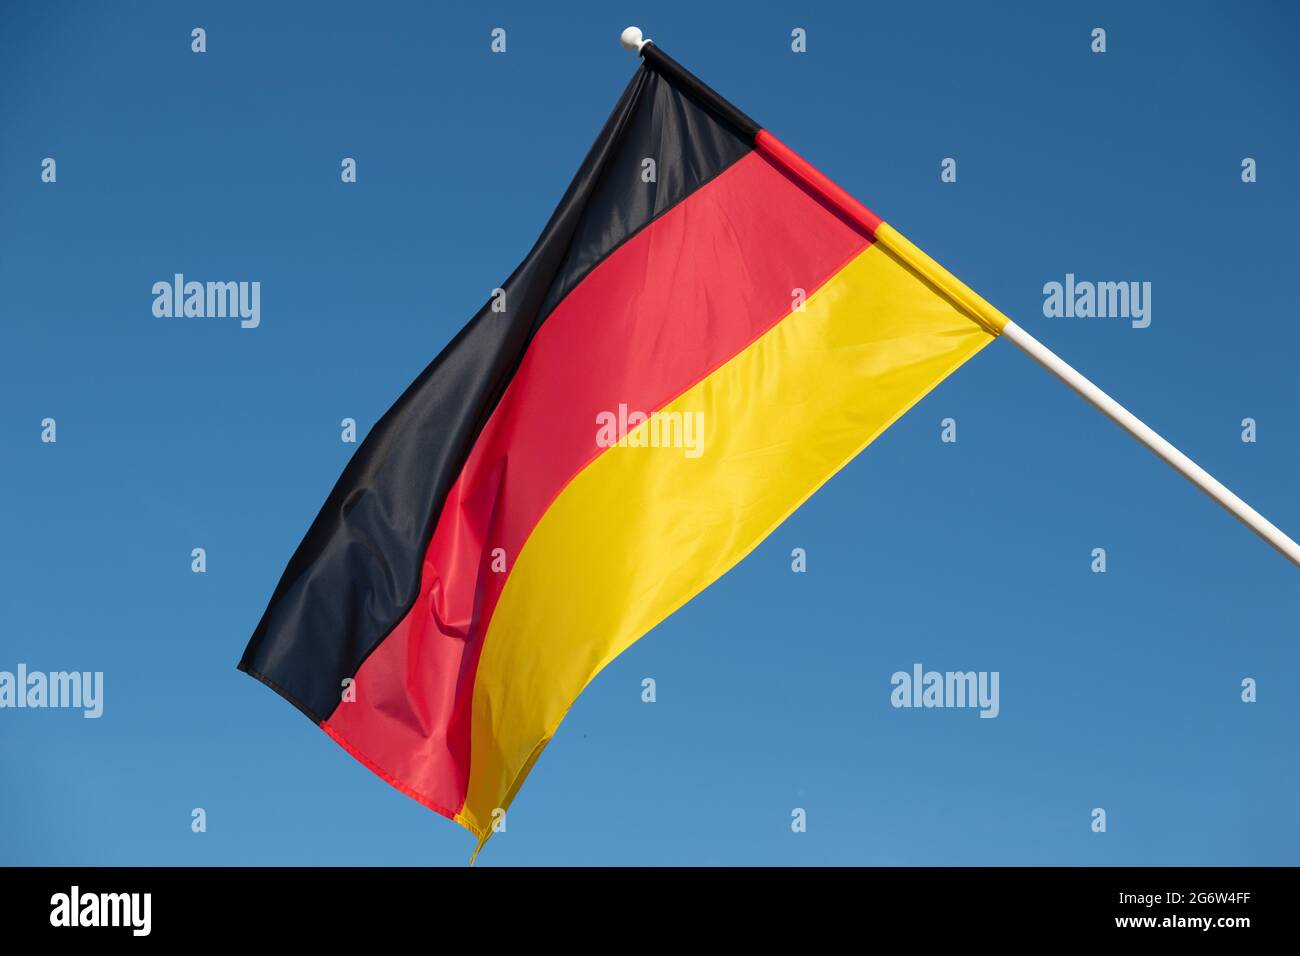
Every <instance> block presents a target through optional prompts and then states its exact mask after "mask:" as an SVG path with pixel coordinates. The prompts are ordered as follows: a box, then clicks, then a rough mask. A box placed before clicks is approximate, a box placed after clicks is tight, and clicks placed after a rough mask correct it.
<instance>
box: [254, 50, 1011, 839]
mask: <svg viewBox="0 0 1300 956" xmlns="http://www.w3.org/2000/svg"><path fill="white" fill-rule="evenodd" d="M643 55H644V63H643V65H642V67H641V68H640V69H639V70H638V72H637V73H636V75H635V76H634V77H633V79H632V80H631V82H630V83H629V85H628V87H627V89H626V90H625V91H624V93H623V96H622V97H621V98H620V100H619V101H618V104H617V105H616V106H615V108H614V112H613V113H612V115H611V116H610V118H609V120H608V121H607V122H606V124H605V126H604V128H603V130H602V131H601V133H600V136H599V137H598V139H597V141H596V143H595V145H594V146H593V147H592V148H591V150H590V152H589V153H588V154H587V157H586V159H585V161H584V162H583V165H582V167H581V169H580V170H579V172H578V174H577V176H576V177H575V178H574V180H573V182H572V184H571V185H570V187H569V189H568V191H567V192H566V193H565V195H564V197H563V199H562V200H561V202H560V205H559V207H558V208H557V210H556V211H555V213H554V214H553V216H552V217H551V220H550V221H549V222H548V223H547V225H546V228H545V229H544V231H543V233H542V236H541V238H540V239H539V240H538V242H537V244H536V245H535V246H534V248H533V249H532V251H531V252H530V253H529V255H528V257H527V258H526V259H525V260H524V262H523V263H522V264H521V265H520V266H519V268H518V269H516V271H515V272H514V273H513V274H512V275H511V277H510V278H509V279H508V280H506V282H504V283H503V285H502V289H501V290H500V293H499V294H498V295H497V296H494V298H493V300H492V301H490V302H489V303H488V304H486V305H485V306H484V307H483V309H482V310H481V311H480V312H479V313H478V314H477V315H476V316H475V317H474V318H473V319H472V320H471V321H470V323H469V324H468V325H467V326H466V327H465V329H464V330H463V331H462V332H461V333H460V334H458V335H457V336H456V337H455V339H453V341H452V342H451V343H450V344H449V345H448V346H447V347H446V349H444V351H443V352H442V353H441V354H440V355H439V356H438V357H437V358H435V359H434V360H433V362H432V363H431V364H430V365H429V366H428V368H427V369H426V370H425V371H424V372H423V373H421V375H420V376H419V377H418V378H417V379H416V381H415V382H414V383H413V384H412V385H411V386H410V387H409V388H408V389H407V390H406V392H405V393H404V394H403V395H402V396H401V397H400V398H399V399H398V400H397V402H396V403H395V404H394V405H393V407H392V408H391V409H390V410H389V411H388V412H387V413H386V414H385V415H384V417H383V418H382V419H381V420H380V421H379V422H378V423H377V424H376V425H375V427H374V428H373V429H372V430H371V432H370V434H369V435H368V436H367V438H366V439H365V441H364V442H363V443H362V445H361V446H360V447H359V448H358V449H357V452H356V454H355V455H354V457H353V459H352V461H351V462H350V463H349V465H348V466H347V468H346V469H345V470H344V472H343V475H342V476H341V478H340V479H339V481H338V483H337V485H336V486H335V488H334V490H333V491H332V492H331V494H330V496H329V498H328V499H327V501H326V503H325V506H324V507H323V508H322V510H321V512H320V514H319V515H318V517H317V518H316V520H315V522H314V523H313V524H312V526H311V528H310V529H309V530H308V532H307V535H306V537H305V538H304V540H303V541H302V543H301V545H300V546H299V547H298V550H297V551H296V552H295V554H294V555H293V557H292V559H291V560H290V562H289V565H288V567H287V569H286V570H285V572H284V575H283V577H282V578H281V580H280V582H279V584H278V586H277V587H276V589H275V591H274V594H273V595H272V598H271V601H270V603H269V605H268V607H267V609H266V612H265V614H264V615H263V617H262V620H261V622H260V623H259V624H258V626H257V629H256V631H255V632H254V634H253V637H252V639H251V641H250V642H249V645H248V648H247V650H246V651H245V653H244V656H243V659H242V660H241V662H240V665H239V666H240V669H241V670H244V671H246V672H248V673H249V674H251V675H252V676H254V677H256V678H258V679H259V680H261V681H263V682H264V683H266V684H268V685H269V686H271V687H272V688H273V689H275V690H276V691H277V692H279V693H280V694H281V695H282V696H284V697H285V698H287V699H288V700H289V701H291V702H292V703H294V704H295V706H297V707H298V708H299V709H300V710H301V711H302V712H303V713H305V714H306V715H307V716H308V717H310V718H311V719H312V721H313V722H315V723H317V724H319V725H320V726H321V727H322V728H323V729H324V730H325V731H326V732H327V733H328V734H329V735H330V736H331V737H332V738H333V739H334V740H336V741H337V742H338V743H339V744H340V745H342V746H343V747H344V748H345V749H346V750H347V751H348V752H349V753H351V754H352V755H353V756H354V757H356V758H357V759H358V760H359V761H361V762H362V763H363V764H365V765H366V766H367V767H369V768H370V769H371V770H373V771H374V772H375V773H377V774H378V775H380V776H381V777H382V778H384V779H385V780H387V781H388V782H389V783H390V784H392V785H393V786H395V787H397V788H398V789H399V790H401V791H402V792H404V793H406V794H407V795H408V796H411V797H413V798H414V799H416V800H418V801H420V802H421V803H423V804H424V805H426V806H428V807H429V808H431V809H433V810H436V811H437V812H439V813H441V814H443V815H445V816H448V817H451V818H452V819H454V820H456V821H457V822H458V823H460V824H461V825H462V826H464V827H466V828H467V829H468V830H470V831H471V832H473V833H474V834H475V835H476V836H477V837H478V838H479V846H480V847H481V846H482V844H483V842H485V841H486V840H487V838H488V837H489V836H490V835H491V833H492V832H493V828H494V823H495V822H496V820H497V819H498V818H499V817H500V815H501V814H503V813H504V811H505V809H506V808H507V807H509V805H510V803H511V801H512V800H513V799H514V796H515V794H516V792H517V791H518V789H519V787H520V785H521V783H522V782H523V780H524V778H525V777H526V776H527V774H528V771H529V770H530V769H531V767H532V765H533V763H534V761H535V760H536V759H537V757H538V755H539V754H540V753H541V751H542V749H543V748H544V747H545V745H546V743H547V741H549V740H550V739H551V737H552V735H553V734H554V733H555V732H556V729H557V728H558V726H559V724H560V722H561V721H562V720H563V718H564V715H565V714H566V712H567V711H568V709H569V707H570V706H571V705H572V703H573V702H574V700H575V699H576V698H577V696H578V695H579V694H580V693H581V691H582V689H583V688H584V687H585V686H586V685H587V684H588V683H589V682H590V681H591V680H592V679H593V678H594V677H595V676H596V674H598V673H599V672H600V670H601V669H602V668H603V667H604V666H605V665H606V664H607V663H609V662H610V661H611V660H612V659H613V658H614V657H616V656H617V655H618V654H620V653H621V652H622V651H623V650H625V649H626V648H627V647H628V646H630V645H631V644H632V643H633V642H635V641H636V640H637V639H638V638H640V637H641V636H642V635H644V634H645V633H646V632H647V631H649V630H650V629H652V628H653V627H654V626H655V625H656V624H658V623H659V622H660V621H662V620H663V619H664V618H665V617H667V616H668V615H670V614H672V613H673V612H674V611H675V610H677V609H678V608H680V607H681V606H682V605H683V604H685V603H686V602H687V601H689V600H690V599H691V598H692V597H694V596H695V595H696V594H698V593H699V592H700V591H702V590H703V589H705V588H707V587H708V586H709V585H710V584H711V583H712V582H713V581H715V580H717V578H718V577H720V576H721V575H723V574H725V573H726V572H727V571H728V570H729V569H730V568H731V567H733V566H734V565H735V564H736V563H737V562H739V561H740V560H741V559H742V558H744V556H745V555H746V554H748V553H749V552H750V551H751V550H752V549H753V548H754V547H756V546H757V545H758V543H759V542H761V541H762V540H763V538H764V537H766V536H767V535H768V534H769V533H770V532H771V531H772V530H773V529H774V528H775V527H776V526H777V525H778V524H780V522H782V521H783V520H784V519H785V518H786V517H787V516H788V515H789V514H790V513H791V512H792V511H793V510H794V509H796V508H797V507H798V506H799V505H800V504H801V503H802V502H803V501H805V500H806V499H807V498H808V497H809V496H810V495H811V494H813V492H815V491H816V490H817V488H818V487H820V486H821V485H822V484H823V483H824V482H826V481H827V480H828V479H829V478H830V477H831V476H832V475H833V474H834V473H835V472H836V471H838V470H839V469H840V468H841V467H842V466H843V465H845V464H846V463H847V462H848V461H849V460H851V459H852V458H853V457H854V456H855V455H857V454H858V453H859V452H860V451H861V450H862V449H863V448H864V447H866V445H868V444H869V443H870V442H871V441H872V440H873V439H874V438H875V437H876V436H877V435H879V434H880V433H881V432H882V431H884V429H886V428H888V427H889V425H890V424H891V423H892V422H894V421H895V420H896V419H897V418H898V417H899V416H900V415H902V414H903V413H904V412H905V411H907V409H908V408H910V407H911V406H912V405H913V404H915V403H916V402H917V401H919V400H920V399H921V398H922V397H924V396H925V395H926V394H927V393H928V392H929V391H930V390H931V389H932V388H934V386H935V385H937V384H938V383H939V382H940V381H942V380H943V379H944V378H945V377H946V376H947V375H948V374H949V373H950V372H952V371H953V370H954V369H955V368H957V367H958V366H960V365H961V364H962V363H963V362H965V361H966V360H967V359H968V358H970V357H971V356H972V355H974V354H975V353H976V352H977V351H979V350H980V349H981V348H982V347H983V346H985V345H986V344H988V343H989V342H990V341H992V340H993V338H994V337H996V335H997V334H998V332H999V331H1000V329H1001V324H1002V323H1004V322H1005V319H1003V318H1002V317H1001V316H1000V315H999V314H998V313H996V311H995V310H993V309H992V308H991V307H989V306H988V305H987V303H984V301H983V300H982V299H980V298H979V297H978V296H977V295H975V293H973V292H971V291H970V290H969V289H967V288H966V287H965V286H963V285H962V284H961V283H960V282H958V281H957V280H956V279H954V278H953V277H952V276H951V275H949V274H948V273H947V272H946V271H945V270H943V269H942V267H940V266H938V265H937V264H936V263H934V262H933V261H932V260H929V259H928V257H925V255H924V253H921V252H920V250H918V249H916V248H915V247H914V246H912V245H911V244H910V243H909V242H907V240H905V239H903V238H902V237H901V236H900V235H899V234H898V233H897V232H896V231H894V230H893V229H891V228H890V227H889V226H888V225H887V224H884V223H882V222H881V221H880V219H879V218H878V217H876V216H875V215H874V214H873V213H871V212H870V211H869V210H867V209H866V208H865V207H863V206H861V205H860V204H858V203H857V202H856V201H854V200H852V199H851V198H850V197H848V196H847V194H845V193H844V192H843V191H842V190H840V189H839V188H838V187H836V186H835V185H834V184H833V183H831V182H830V181H829V180H827V179H826V178H825V177H824V176H822V175H821V174H820V173H818V172H817V171H816V170H815V169H813V168H812V167H811V166H810V165H808V164H807V163H806V162H805V161H803V160H802V159H800V158H799V157H798V156H797V155H795V154H794V153H793V152H792V151H790V150H789V149H788V147H785V146H784V145H783V144H781V143H780V142H779V141H778V140H776V139H775V137H772V136H771V135H770V134H769V133H767V132H766V131H764V130H761V129H759V127H758V126H757V125H756V124H754V123H753V121H751V120H750V119H749V118H748V117H746V116H745V115H744V114H743V113H741V112H740V111H739V110H737V109H736V108H735V107H733V106H731V105H730V104H729V103H727V102H726V101H725V100H723V99H722V98H721V97H719V96H718V95H717V94H716V93H714V92H713V91H712V90H710V89H708V88H707V87H705V86H704V85H703V84H702V83H700V81H699V80H697V79H696V78H695V77H693V76H691V75H690V74H688V73H686V71H685V70H683V69H682V68H681V67H680V66H679V65H678V64H676V63H675V62H674V61H672V60H671V59H670V58H668V57H667V56H666V55H664V54H663V53H662V52H661V51H659V50H658V48H657V47H655V46H654V45H653V44H650V45H647V46H646V47H645V48H644V50H643Z"/></svg>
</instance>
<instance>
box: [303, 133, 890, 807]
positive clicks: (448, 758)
mask: <svg viewBox="0 0 1300 956" xmlns="http://www.w3.org/2000/svg"><path fill="white" fill-rule="evenodd" d="M869 244H870V239H869V238H868V237H867V236H866V235H864V234H863V231H862V230H860V229H855V228H853V226H851V225H850V224H849V223H847V222H846V221H845V220H844V219H843V218H842V217H841V216H839V215H836V214H834V213H832V212H831V211H830V210H828V209H827V208H826V206H825V203H824V198H823V197H821V196H818V195H814V194H813V192H810V191H808V190H806V189H805V188H801V187H800V186H799V185H798V184H797V183H796V181H795V180H792V179H791V177H790V176H789V175H788V173H787V172H785V171H783V170H782V169H781V168H779V165H778V164H774V163H773V162H772V161H771V160H770V159H768V158H766V157H764V156H762V155H760V154H758V153H752V154H750V155H749V156H747V157H745V158H744V159H742V160H740V161H738V162H737V163H736V164H735V165H733V166H732V167H731V168H730V169H728V170H727V171H726V172H724V173H723V174H721V175H720V176H719V177H718V178H716V179H714V180H713V181H712V182H710V183H708V184H707V185H705V186H703V187H701V188H700V189H699V190H697V191H696V192H695V193H693V194H692V195H691V196H690V197H688V198H687V199H686V200H684V201H683V202H681V203H680V204H678V205H677V206H675V207H674V208H673V209H671V210H669V211H668V212H667V213H665V214H664V215H663V216H662V217H660V218H659V219H657V220H655V221H654V222H652V223H651V224H650V225H649V226H647V227H646V228H645V229H643V230H642V231H641V232H639V233H637V234H636V235H634V236H633V237H632V238H630V239H629V240H628V241H627V242H625V243H624V244H623V245H622V246H620V247H619V248H618V249H616V250H615V251H614V252H613V253H611V254H610V255H609V256H608V257H607V258H606V259H605V260H604V261H602V262H601V263H600V264H599V265H598V266H597V267H596V268H595V269H594V270H592V272H591V273H590V274H589V275H588V276H587V277H586V278H585V279H584V280H583V282H582V283H581V284H579V285H578V286H577V288H575V289H574V290H573V291H572V292H571V293H569V295H568V296H567V297H565V299H564V300H563V301H562V302H560V304H559V305H558V306H557V308H556V309H555V311H554V312H553V313H552V315H551V316H550V318H548V320H547V322H546V324H545V325H544V326H543V327H542V329H541V331H540V332H539V333H538V335H537V337H536V338H535V339H534V340H533V342H532V344H531V346H530V347H529V349H528V352H527V354H526V355H525V357H524V360H523V363H522V364H521V365H520V368H519V370H518V372H517V373H516V375H515V376H514V379H513V380H512V381H511V384H510V386H509V388H508V389H507V391H506V393H505V395H504V396H503V398H502V400H501V403H500V405H499V406H498V407H497V409H496V411H495V412H494V413H493V415H492V417H491V419H490V420H489V422H488V424H487V426H486V427H485V428H484V429H483V432H482V433H481V434H480V436H479V438H478V441H477V443H476V445H475V447H474V449H473V451H472V452H471V454H470V456H469V459H468V461H467V462H466V464H465V467H464V469H463V471H462V472H461V475H460V477H459V478H458V480H457V482H456V484H455V485H454V486H453V488H452V490H451V492H450V494H449V495H448V496H447V500H446V504H445V505H444V507H443V511H442V515H441V518H440V519H439V523H438V526H437V528H436V529H435V531H434V534H433V538H432V540H431V541H430V544H429V548H428V552H427V554H426V556H425V561H424V573H423V579H422V584H421V592H420V598H419V599H418V600H417V602H416V604H415V606H414V607H413V608H412V609H411V611H410V613H409V614H408V615H407V616H406V618H405V619H404V620H403V621H402V622H401V623H400V624H399V625H398V626H397V627H396V628H395V629H394V630H393V632H392V633H391V634H390V635H389V636H388V637H387V638H386V639H385V640H384V641H383V643H381V644H380V645H379V647H378V648H377V649H376V650H375V651H374V653H372V654H371V655H370V656H369V657H368V658H367V659H366V661H365V662H364V663H363V664H362V666H361V668H360V670H359V671H358V674H357V682H356V690H357V694H356V700H355V702H351V703H344V704H341V705H340V706H339V707H338V708H337V709H336V710H335V711H334V713H333V714H332V715H331V716H330V717H329V719H328V720H327V721H326V722H325V725H326V730H327V731H328V732H329V733H330V734H331V736H333V737H335V739H337V740H339V741H340V742H341V743H344V744H345V746H346V747H347V748H348V749H349V750H350V751H351V752H352V753H353V755H354V756H358V757H359V758H360V759H361V760H362V761H363V762H364V763H365V764H366V765H367V766H369V767H370V768H371V769H372V770H376V771H377V772H379V773H380V775H381V776H383V777H384V778H385V779H386V780H388V781H389V782H390V783H393V784H394V785H395V786H398V787H399V789H402V790H403V791H404V792H406V793H408V794H412V795H418V796H417V797H416V798H417V799H420V801H421V802H422V803H425V804H427V805H429V806H433V807H434V808H435V809H438V810H440V812H446V811H445V810H444V809H443V808H453V809H459V808H460V807H461V806H462V805H463V802H464V795H465V789H466V786H467V783H468V778H469V753H470V732H469V731H470V728H469V721H470V714H471V710H472V708H471V703H472V701H473V685H474V673H475V668H476V667H477V663H478V658H479V653H480V650H481V638H482V636H483V634H484V633H485V632H486V631H487V625H488V622H489V620H490V619H491V616H492V612H493V610H494V608H495V606H496V602H497V599H498V597H499V596H500V594H501V590H502V588H503V587H504V585H505V581H506V578H507V576H508V571H507V573H501V572H498V571H495V570H493V564H494V549H496V548H501V549H503V553H504V555H505V561H506V566H507V569H508V568H509V567H510V566H512V565H513V562H514V560H515V558H516V557H517V555H518V554H519V552H520V549H521V548H522V547H523V545H524V542H525V541H526V539H527V537H528V535H529V534H530V533H531V531H532V529H533V527H534V526H535V525H536V524H537V522H538V520H539V519H540V518H541V516H542V515H543V513H544V512H545V511H546V509H547V508H549V507H550V505H551V503H552V502H553V501H554V500H555V498H556V496H557V495H558V494H559V493H560V491H561V490H563V488H564V487H565V486H566V485H567V484H568V483H569V482H570V481H571V480H572V479H573V477H574V476H575V475H577V474H578V473H579V472H580V471H582V469H583V468H585V467H586V466H587V465H588V464H589V463H590V462H591V461H592V460H594V459H595V457H596V456H597V455H599V454H600V452H601V451H602V448H600V447H599V446H598V445H597V440H596V439H597V418H596V416H597V414H599V413H601V412H613V413H615V414H617V413H618V411H619V406H620V404H624V405H626V406H627V407H628V409H629V411H640V412H645V413H647V414H648V413H649V412H651V411H654V410H656V409H658V408H661V407H662V406H663V405H664V404H666V403H667V402H668V401H669V400H671V399H672V398H673V397H675V396H677V395H679V394H681V393H682V392H683V391H685V390H686V389H688V388H690V387H691V386H692V385H694V384H695V383H696V382H698V381H699V380H700V379H702V378H703V377H705V376H706V375H708V374H710V373H711V372H713V371H714V370H716V369H717V368H718V367H719V366H721V365H723V364H724V363H726V362H727V361H728V360H729V359H731V358H732V357H733V356H734V355H736V354H737V353H738V352H740V351H741V350H742V349H744V348H745V347H746V346H747V345H749V344H750V343H751V342H753V341H754V340H755V339H757V338H758V337H759V336H761V335H762V334H763V333H764V332H766V331H767V330H768V329H770V328H771V327H772V326H773V325H774V324H776V323H777V322H779V321H780V320H781V319H782V318H783V317H785V316H786V315H787V314H789V313H790V311H791V307H792V300H793V297H794V294H795V293H794V290H795V289H796V288H802V289H803V290H804V291H805V293H806V294H807V295H811V294H812V293H813V291H814V290H815V289H816V288H817V287H819V286H820V285H821V284H822V283H823V282H824V281H826V280H827V279H828V278H830V277H831V276H832V275H834V274H835V273H836V272H838V271H839V270H840V268H841V267H842V266H843V265H844V264H846V263H847V262H848V261H849V260H850V259H852V258H853V257H854V256H856V255H857V254H858V253H860V252H861V251H862V250H863V249H864V248H866V246H868V245H869ZM791 321H797V318H792V320H791ZM809 385H810V387H816V383H809ZM591 559H592V560H593V561H599V560H600V556H599V555H592V556H591ZM573 573H574V574H581V573H582V568H574V569H573ZM520 679H521V680H526V679H527V675H520Z"/></svg>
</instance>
